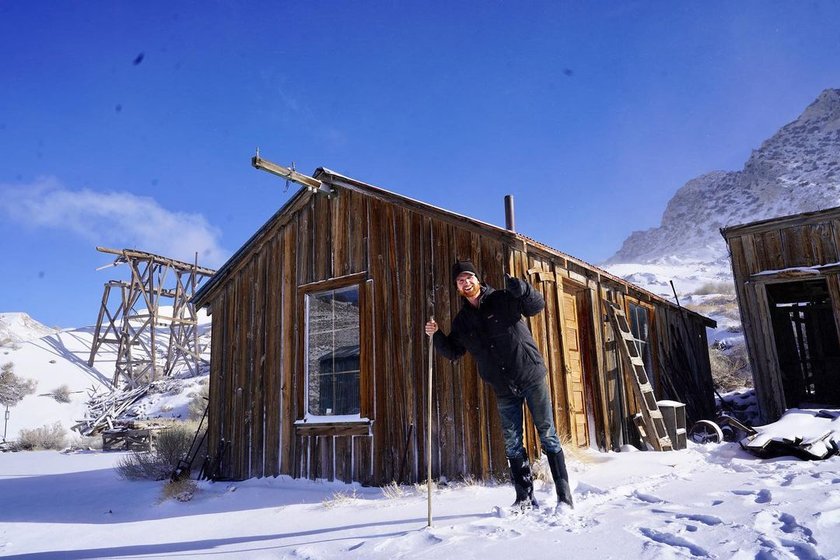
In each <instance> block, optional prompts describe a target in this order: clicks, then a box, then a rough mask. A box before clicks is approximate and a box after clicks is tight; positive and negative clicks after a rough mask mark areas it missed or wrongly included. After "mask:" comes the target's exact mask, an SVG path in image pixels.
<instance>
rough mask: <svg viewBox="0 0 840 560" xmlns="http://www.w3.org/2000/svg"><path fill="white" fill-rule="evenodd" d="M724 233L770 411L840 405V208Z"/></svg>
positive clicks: (756, 373)
mask: <svg viewBox="0 0 840 560" xmlns="http://www.w3.org/2000/svg"><path fill="white" fill-rule="evenodd" d="M721 234H722V235H723V237H724V239H726V243H727V245H728V246H729V252H730V255H731V258H732V273H733V275H734V279H735V288H736V292H737V296H738V306H739V308H740V311H741V321H742V323H743V328H744V337H745V339H746V344H747V351H748V353H749V357H750V364H751V366H752V371H753V381H754V384H755V389H756V395H757V399H758V403H759V408H760V410H761V414H762V417H763V419H764V420H765V421H768V422H769V421H774V420H776V419H778V418H779V417H780V416H781V415H782V414H783V413H784V411H785V410H787V409H788V408H792V407H810V406H835V407H836V406H838V405H840V342H838V332H840V208H831V209H829V210H822V211H819V212H808V213H803V214H796V215H792V216H785V217H780V218H773V219H769V220H761V221H756V222H752V223H749V224H744V225H738V226H732V227H728V228H724V229H722V230H721Z"/></svg>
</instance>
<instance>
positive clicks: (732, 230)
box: [720, 206, 840, 241]
mask: <svg viewBox="0 0 840 560" xmlns="http://www.w3.org/2000/svg"><path fill="white" fill-rule="evenodd" d="M837 218H840V206H838V207H835V208H826V209H824V210H815V211H813V212H800V213H798V214H789V215H787V216H777V217H774V218H767V219H764V220H756V221H755V222H748V223H745V224H737V225H732V226H728V227H724V228H720V234H721V235H722V236H723V238H724V239H726V240H727V241H729V239H731V238H732V237H737V236H739V235H745V234H749V233H760V232H764V231H768V230H772V229H782V228H787V227H791V226H803V225H808V224H814V223H819V222H823V221H826V220H832V219H837Z"/></svg>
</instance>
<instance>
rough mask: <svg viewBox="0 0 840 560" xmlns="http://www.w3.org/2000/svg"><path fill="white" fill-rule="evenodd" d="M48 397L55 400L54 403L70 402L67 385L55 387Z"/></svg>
mask: <svg viewBox="0 0 840 560" xmlns="http://www.w3.org/2000/svg"><path fill="white" fill-rule="evenodd" d="M50 396H51V397H52V398H54V399H55V401H56V402H60V403H69V402H70V387H68V386H67V385H62V386H61V387H56V388H55V389H53V390H52V391H50Z"/></svg>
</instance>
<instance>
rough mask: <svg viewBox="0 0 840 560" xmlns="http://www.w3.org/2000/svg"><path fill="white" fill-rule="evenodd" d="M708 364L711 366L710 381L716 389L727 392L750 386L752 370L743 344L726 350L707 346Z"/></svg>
mask: <svg viewBox="0 0 840 560" xmlns="http://www.w3.org/2000/svg"><path fill="white" fill-rule="evenodd" d="M709 364H710V365H711V367H712V381H713V383H714V385H715V388H716V389H717V390H718V391H723V392H728V391H732V390H735V389H740V388H742V387H751V386H752V372H751V370H750V364H749V360H748V359H747V353H746V348H745V347H744V346H743V345H739V346H733V347H731V348H729V349H727V350H723V349H721V348H716V347H714V346H712V347H711V348H709Z"/></svg>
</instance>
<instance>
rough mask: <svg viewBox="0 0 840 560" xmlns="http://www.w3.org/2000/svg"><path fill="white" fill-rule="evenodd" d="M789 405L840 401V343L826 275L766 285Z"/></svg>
mask: <svg viewBox="0 0 840 560" xmlns="http://www.w3.org/2000/svg"><path fill="white" fill-rule="evenodd" d="M767 299H768V302H769V306H770V314H771V320H772V323H773V334H774V340H775V344H776V352H777V354H778V357H779V368H780V370H781V371H780V373H781V377H782V386H783V391H784V394H785V400H786V403H787V406H788V407H809V406H823V405H830V406H835V405H840V344H839V343H838V336H837V328H836V327H835V322H834V312H833V307H832V302H831V295H830V294H829V291H828V285H827V283H826V281H825V279H818V280H808V281H802V282H785V283H781V284H775V285H770V286H768V287H767Z"/></svg>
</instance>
